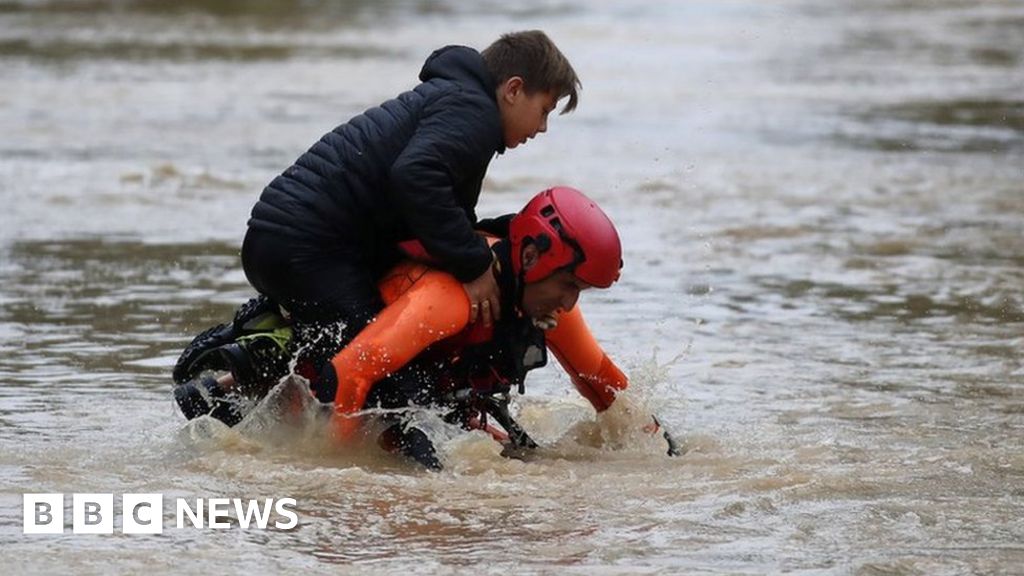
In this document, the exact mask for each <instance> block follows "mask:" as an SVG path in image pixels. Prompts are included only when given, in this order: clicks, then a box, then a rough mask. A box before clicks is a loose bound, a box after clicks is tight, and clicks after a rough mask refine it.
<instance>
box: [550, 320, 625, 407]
mask: <svg viewBox="0 0 1024 576" xmlns="http://www.w3.org/2000/svg"><path fill="white" fill-rule="evenodd" d="M547 344H548V348H549V349H550V350H551V352H552V353H553V354H554V355H555V358H557V359H558V363H559V364H561V365H562V368H564V369H565V371H566V372H567V373H568V374H569V377H570V378H572V383H573V384H574V385H575V386H576V389H577V390H579V392H580V394H582V395H583V397H584V398H586V399H587V400H589V401H590V403H591V404H593V406H594V409H595V410H597V411H598V412H603V411H604V410H607V409H608V407H609V406H611V404H612V402H614V401H615V393H616V392H618V391H619V390H625V388H626V386H627V385H628V384H629V380H628V379H627V378H626V375H625V374H623V373H622V370H619V368H618V366H616V365H615V364H614V363H613V362H612V361H611V359H610V358H608V355H607V354H605V353H604V350H602V349H601V346H600V345H599V344H598V343H597V340H596V339H595V338H594V335H593V334H591V333H590V328H588V327H587V323H586V322H585V321H584V320H583V313H581V312H580V307H579V306H576V307H574V308H573V309H572V310H570V311H568V312H563V313H562V314H561V315H560V316H559V317H558V326H557V327H555V328H554V329H553V330H550V331H548V333H547Z"/></svg>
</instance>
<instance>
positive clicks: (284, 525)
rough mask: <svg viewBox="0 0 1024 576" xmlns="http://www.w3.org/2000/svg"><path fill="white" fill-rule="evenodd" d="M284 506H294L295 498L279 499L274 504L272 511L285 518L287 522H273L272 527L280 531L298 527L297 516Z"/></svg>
mask: <svg viewBox="0 0 1024 576" xmlns="http://www.w3.org/2000/svg"><path fill="white" fill-rule="evenodd" d="M286 506H295V498H281V499H280V500H278V501H277V502H276V503H275V504H274V510H277V513H278V514H280V515H281V516H285V517H287V518H288V519H289V520H288V522H280V521H279V522H274V527H276V528H278V529H280V530H291V529H292V528H295V527H296V526H298V525H299V515H298V514H296V513H295V511H294V510H289V509H288V508H287V507H286Z"/></svg>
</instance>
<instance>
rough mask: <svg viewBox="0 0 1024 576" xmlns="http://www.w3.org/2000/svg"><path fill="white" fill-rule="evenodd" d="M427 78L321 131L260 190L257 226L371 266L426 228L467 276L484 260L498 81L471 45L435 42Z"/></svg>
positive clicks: (427, 240)
mask: <svg viewBox="0 0 1024 576" xmlns="http://www.w3.org/2000/svg"><path fill="white" fill-rule="evenodd" d="M420 80H421V81H422V82H423V83H422V84H420V85H419V86H417V87H416V88H415V89H413V90H410V91H409V92H406V93H404V94H401V95H400V96H398V97H397V98H395V99H393V100H389V101H387V102H385V103H383V104H381V105H380V106H378V107H376V108H371V109H370V110H367V111H366V112H364V113H363V114H360V115H359V116H356V117H355V118H353V119H352V120H350V121H349V122H347V123H345V124H342V125H341V126H338V127H337V128H335V129H334V130H333V131H331V132H329V133H328V134H326V135H325V136H324V137H323V138H321V139H320V141H319V142H317V143H316V144H314V145H313V147H312V148H310V149H309V151H307V152H306V153H305V154H303V155H302V156H300V157H299V159H298V160H296V161H295V164H294V165H292V166H291V167H290V168H288V169H287V170H285V171H284V173H283V174H281V175H280V176H278V177H277V178H275V179H274V180H273V181H272V182H271V183H270V184H269V185H268V186H267V187H266V188H265V189H264V190H263V194H262V196H260V200H259V202H257V203H256V206H255V207H254V208H253V210H252V218H251V219H250V220H249V226H250V227H252V228H254V229H259V230H263V231H267V232H271V233H274V234H281V235H285V236H287V237H289V238H291V239H294V240H298V241H299V242H301V243H302V244H305V245H309V246H316V247H321V246H322V247H323V249H324V250H325V251H331V252H338V253H340V254H344V255H346V256H345V257H349V258H355V259H357V260H359V261H362V262H365V263H366V265H367V266H368V267H372V268H374V269H381V268H382V267H383V266H388V265H390V263H391V262H390V260H392V259H393V258H394V255H395V254H396V252H395V250H394V246H395V245H396V244H397V243H398V242H399V241H402V240H408V239H411V238H419V239H420V240H421V241H422V242H423V245H424V246H425V247H426V249H427V250H428V251H429V252H430V253H431V255H433V256H434V257H435V258H437V259H438V260H439V261H440V262H441V265H442V266H444V267H445V268H446V269H447V270H449V271H450V272H452V273H453V274H454V275H455V276H456V277H458V279H459V280H460V281H463V282H468V281H469V280H472V279H474V278H476V277H477V276H479V275H481V274H482V273H483V272H484V271H485V270H487V267H488V266H489V265H490V262H491V255H490V251H489V249H488V247H487V243H486V242H485V241H484V240H483V239H481V238H480V237H478V236H477V235H476V234H474V233H473V224H474V223H475V222H476V212H475V210H474V209H475V207H476V203H477V198H478V197H479V195H480V186H481V184H482V182H483V178H484V173H485V172H486V171H487V165H488V164H489V163H490V161H491V158H493V157H494V154H495V152H503V151H504V144H503V138H502V130H501V117H500V114H499V112H498V105H497V102H496V101H495V92H494V91H495V88H496V83H495V81H494V79H493V77H492V76H491V74H490V73H489V72H488V71H487V69H486V68H485V67H484V62H483V59H482V58H481V57H480V54H479V53H478V52H477V51H476V50H473V49H472V48H467V47H464V46H448V47H445V48H442V49H440V50H437V51H436V52H434V53H433V54H431V55H430V58H428V59H427V61H426V63H425V64H424V65H423V69H422V71H421V72H420ZM381 260H384V261H381Z"/></svg>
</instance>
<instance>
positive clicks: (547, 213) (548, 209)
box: [540, 204, 555, 218]
mask: <svg viewBox="0 0 1024 576" xmlns="http://www.w3.org/2000/svg"><path fill="white" fill-rule="evenodd" d="M554 213H555V207H554V206H552V205H551V204H548V205H547V206H545V207H543V208H541V209H540V215H541V216H543V217H545V218H550V217H551V215H552V214H554Z"/></svg>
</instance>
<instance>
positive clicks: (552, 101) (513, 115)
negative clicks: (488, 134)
mask: <svg viewBox="0 0 1024 576" xmlns="http://www.w3.org/2000/svg"><path fill="white" fill-rule="evenodd" d="M497 96H498V109H499V110H500V111H501V129H502V133H503V134H504V136H505V147H506V148H515V147H516V146H519V145H520V144H525V143H526V141H527V140H529V139H531V138H533V137H534V136H536V135H537V134H539V133H541V132H547V129H548V114H550V113H551V111H552V110H554V109H555V106H556V105H557V104H558V95H557V94H555V93H554V92H536V93H533V94H530V93H528V92H527V91H526V89H525V88H524V87H523V79H522V78H520V77H519V76H513V77H511V78H509V79H508V80H506V81H505V82H504V83H503V84H502V85H501V86H498V94H497Z"/></svg>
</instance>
